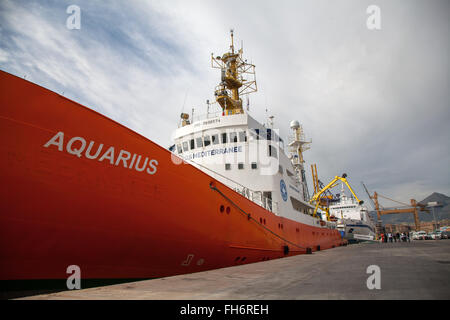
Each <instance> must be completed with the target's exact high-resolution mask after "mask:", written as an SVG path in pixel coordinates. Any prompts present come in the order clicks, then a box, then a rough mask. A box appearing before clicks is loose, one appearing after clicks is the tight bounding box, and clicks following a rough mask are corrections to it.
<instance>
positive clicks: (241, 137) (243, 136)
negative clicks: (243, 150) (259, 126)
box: [239, 131, 247, 142]
mask: <svg viewBox="0 0 450 320" xmlns="http://www.w3.org/2000/svg"><path fill="white" fill-rule="evenodd" d="M239 142H247V135H246V132H245V131H241V132H239Z"/></svg>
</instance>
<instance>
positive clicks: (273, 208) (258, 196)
mask: <svg viewBox="0 0 450 320" xmlns="http://www.w3.org/2000/svg"><path fill="white" fill-rule="evenodd" d="M235 183H237V182H235ZM233 190H234V191H236V192H237V193H240V194H241V195H243V196H244V197H246V198H247V199H249V200H251V201H253V202H254V203H256V204H257V205H259V206H261V207H263V208H264V209H266V210H269V211H270V212H273V213H275V214H276V215H278V203H277V202H276V201H273V200H272V199H270V198H268V197H266V196H264V195H263V193H262V192H261V191H253V190H250V189H249V188H246V187H244V186H240V187H234V188H233Z"/></svg>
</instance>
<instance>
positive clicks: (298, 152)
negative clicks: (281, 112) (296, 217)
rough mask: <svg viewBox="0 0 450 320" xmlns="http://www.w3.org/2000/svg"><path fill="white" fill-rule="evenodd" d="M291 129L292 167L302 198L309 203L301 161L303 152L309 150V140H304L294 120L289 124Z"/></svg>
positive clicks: (299, 126)
mask: <svg viewBox="0 0 450 320" xmlns="http://www.w3.org/2000/svg"><path fill="white" fill-rule="evenodd" d="M291 129H292V130H293V134H294V135H293V137H292V138H291V142H290V143H289V148H290V152H291V157H292V158H291V162H292V165H293V166H294V169H295V173H296V177H297V181H298V183H300V184H301V185H302V186H303V198H304V199H305V200H306V201H309V191H308V184H307V182H306V175H305V167H304V163H305V160H303V152H305V151H306V150H308V149H309V148H310V146H309V145H310V144H311V140H309V141H308V140H306V139H305V135H304V133H303V127H302V126H301V125H300V123H299V122H298V121H296V120H294V121H292V122H291Z"/></svg>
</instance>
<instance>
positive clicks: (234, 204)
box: [209, 183, 309, 250]
mask: <svg viewBox="0 0 450 320" xmlns="http://www.w3.org/2000/svg"><path fill="white" fill-rule="evenodd" d="M209 187H210V188H211V189H212V190H214V191H216V192H218V193H219V194H220V195H221V196H222V197H224V198H225V199H227V200H228V201H229V202H231V204H232V205H233V206H235V207H236V208H237V209H238V210H239V211H241V212H242V213H243V214H244V215H245V216H247V219H248V220H253V221H255V222H256V223H257V224H259V225H260V226H261V227H263V228H264V229H266V230H267V231H269V232H270V233H271V234H273V235H274V236H276V237H278V238H280V239H281V240H283V241H285V242H287V243H289V244H291V245H293V246H295V247H297V248H301V249H305V250H307V249H309V248H305V247H302V246H300V245H298V244H296V243H293V242H291V241H289V240H287V239H285V238H283V237H282V236H280V235H279V234H277V233H275V232H273V231H272V230H270V229H269V228H267V227H266V226H264V225H263V224H261V223H260V222H259V221H258V220H256V219H255V218H253V217H252V216H251V214H250V213H247V212H245V211H244V210H243V209H242V208H241V207H239V206H238V205H237V204H236V203H235V202H234V201H233V200H231V199H230V198H228V197H227V196H226V195H225V194H223V192H222V191H220V190H219V189H217V188H216V187H215V186H214V185H213V183H210V184H209Z"/></svg>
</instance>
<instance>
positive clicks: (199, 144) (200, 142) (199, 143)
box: [195, 137, 203, 148]
mask: <svg viewBox="0 0 450 320" xmlns="http://www.w3.org/2000/svg"><path fill="white" fill-rule="evenodd" d="M195 140H196V141H197V148H202V147H203V141H202V138H201V137H200V138H197V139H195Z"/></svg>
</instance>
